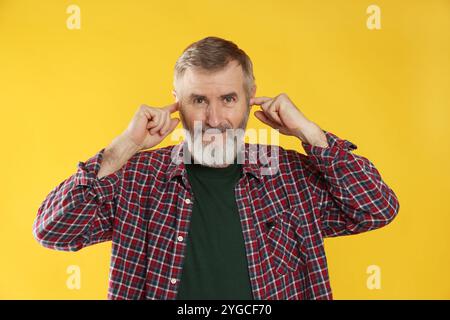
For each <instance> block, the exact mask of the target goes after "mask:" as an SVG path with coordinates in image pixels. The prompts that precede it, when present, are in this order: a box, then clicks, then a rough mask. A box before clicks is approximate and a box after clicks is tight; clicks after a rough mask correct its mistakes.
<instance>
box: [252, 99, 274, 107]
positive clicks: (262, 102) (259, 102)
mask: <svg viewBox="0 0 450 320" xmlns="http://www.w3.org/2000/svg"><path fill="white" fill-rule="evenodd" d="M271 100H272V98H269V97H255V98H252V99H250V105H259V106H260V105H262V104H264V103H266V102H269V101H271Z"/></svg>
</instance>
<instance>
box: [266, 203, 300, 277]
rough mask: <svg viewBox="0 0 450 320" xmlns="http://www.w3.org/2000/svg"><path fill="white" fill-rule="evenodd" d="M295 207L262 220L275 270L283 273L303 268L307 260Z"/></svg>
mask: <svg viewBox="0 0 450 320" xmlns="http://www.w3.org/2000/svg"><path fill="white" fill-rule="evenodd" d="M297 214H298V212H297V211H296V210H295V209H291V210H286V211H282V212H280V213H278V214H277V215H275V216H274V217H271V218H269V219H268V220H266V221H264V229H265V232H266V237H267V242H268V251H269V255H270V260H271V263H272V264H273V265H274V266H275V269H276V272H277V273H278V274H281V275H285V274H287V273H289V272H295V271H297V270H298V269H299V268H303V267H304V266H305V265H306V262H307V260H308V252H307V247H306V243H305V238H304V237H303V235H302V234H300V233H299V232H297V230H299V229H300V228H301V225H300V221H299V219H298V216H297Z"/></svg>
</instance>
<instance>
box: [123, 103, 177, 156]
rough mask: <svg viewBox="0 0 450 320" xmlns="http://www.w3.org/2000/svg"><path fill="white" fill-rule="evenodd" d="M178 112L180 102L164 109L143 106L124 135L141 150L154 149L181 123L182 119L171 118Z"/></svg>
mask: <svg viewBox="0 0 450 320" xmlns="http://www.w3.org/2000/svg"><path fill="white" fill-rule="evenodd" d="M176 111H178V102H175V103H173V104H170V105H168V106H165V107H163V108H154V107H149V106H146V105H142V106H141V107H140V108H139V109H138V111H137V112H136V114H135V115H134V117H133V119H132V120H131V122H130V124H129V125H128V128H127V129H126V130H125V132H124V133H123V135H124V137H126V138H128V139H130V140H131V141H132V142H134V143H135V144H136V146H138V147H139V150H142V149H148V148H151V147H154V146H156V145H158V144H159V143H160V142H161V141H162V140H163V139H164V138H165V137H166V136H167V135H168V134H169V133H171V132H172V131H173V130H174V129H175V128H176V126H177V125H178V123H179V122H180V119H178V118H171V117H170V116H171V114H172V113H174V112H176Z"/></svg>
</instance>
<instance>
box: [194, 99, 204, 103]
mask: <svg viewBox="0 0 450 320" xmlns="http://www.w3.org/2000/svg"><path fill="white" fill-rule="evenodd" d="M204 101H205V99H203V98H197V99H195V100H194V102H195V103H203V102H204Z"/></svg>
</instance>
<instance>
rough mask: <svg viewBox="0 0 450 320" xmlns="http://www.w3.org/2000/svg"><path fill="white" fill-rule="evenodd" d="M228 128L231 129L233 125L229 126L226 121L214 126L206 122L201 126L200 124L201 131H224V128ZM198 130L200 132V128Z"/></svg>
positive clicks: (214, 132)
mask: <svg viewBox="0 0 450 320" xmlns="http://www.w3.org/2000/svg"><path fill="white" fill-rule="evenodd" d="M229 129H233V126H231V125H230V124H227V123H223V124H220V125H218V126H216V127H211V126H209V125H207V124H202V126H201V132H202V133H210V134H217V133H225V132H226V130H229ZM199 132H200V130H199Z"/></svg>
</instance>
